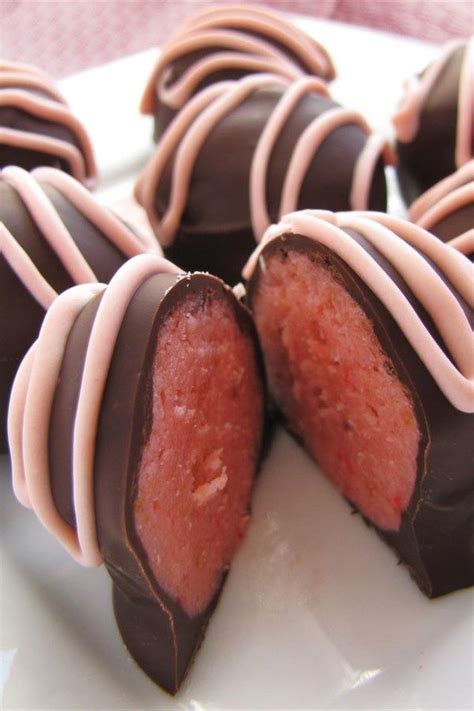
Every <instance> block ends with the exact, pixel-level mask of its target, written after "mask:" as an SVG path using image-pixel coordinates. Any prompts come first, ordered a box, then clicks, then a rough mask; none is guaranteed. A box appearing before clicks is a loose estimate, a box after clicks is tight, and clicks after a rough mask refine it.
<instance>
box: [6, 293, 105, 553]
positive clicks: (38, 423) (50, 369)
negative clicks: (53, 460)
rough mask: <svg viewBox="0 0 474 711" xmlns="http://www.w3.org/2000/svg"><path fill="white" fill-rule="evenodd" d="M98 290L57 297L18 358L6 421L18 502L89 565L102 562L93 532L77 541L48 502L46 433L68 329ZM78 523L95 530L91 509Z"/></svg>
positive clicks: (72, 532)
mask: <svg viewBox="0 0 474 711" xmlns="http://www.w3.org/2000/svg"><path fill="white" fill-rule="evenodd" d="M103 289H105V285H103V284H94V285H92V284H84V285H81V286H76V287H73V288H72V289H68V290H67V291H65V292H64V293H63V294H62V295H61V298H59V297H58V299H56V301H55V302H54V304H53V305H52V306H51V308H50V309H49V311H48V312H47V314H46V316H45V319H44V322H43V325H42V328H41V331H40V336H39V338H38V340H37V341H36V343H35V344H34V345H33V346H32V348H31V350H30V351H29V353H28V355H27V359H26V366H25V361H23V363H22V365H21V368H20V370H19V371H18V374H17V377H16V378H15V381H14V384H13V389H12V395H11V406H10V411H9V421H8V431H9V440H10V451H11V457H12V474H13V488H14V491H15V493H16V494H17V495H18V498H19V500H20V502H21V503H23V504H24V505H26V506H28V507H29V508H32V509H33V510H34V511H35V513H36V515H37V517H38V519H39V520H40V521H41V523H42V524H43V526H44V527H45V528H46V529H47V530H48V531H50V532H51V533H53V534H54V535H55V536H56V537H57V538H58V539H59V540H60V541H61V543H62V545H63V546H64V548H66V550H67V551H68V553H70V555H71V556H72V557H73V558H74V559H75V560H77V561H78V562H79V563H82V564H83V565H90V566H93V565H99V564H100V563H101V557H100V553H99V549H98V546H97V542H96V540H95V534H94V535H93V536H90V535H88V536H87V539H86V541H84V540H82V541H81V540H80V539H79V537H78V536H77V535H76V532H75V530H74V529H73V528H72V527H71V526H69V525H68V524H67V523H66V522H65V521H64V519H63V518H62V517H61V516H60V515H59V513H58V511H57V509H56V506H55V503H54V500H53V496H52V493H51V484H50V472H49V456H48V434H49V423H50V419H51V409H52V405H53V401H54V393H55V385H56V382H57V379H58V377H59V373H60V370H61V364H62V359H63V354H64V348H65V346H66V343H67V339H68V336H69V334H70V331H71V328H72V326H73V324H74V322H75V320H76V318H77V316H78V315H79V313H80V312H81V311H82V309H83V308H84V306H85V305H86V304H87V303H88V302H89V301H90V300H91V299H92V298H93V297H94V296H95V295H96V294H97V293H99V292H100V291H102V290H103ZM91 516H92V521H91ZM81 525H82V529H83V530H84V528H87V530H88V532H89V531H90V530H91V529H92V528H94V530H95V522H94V521H93V509H92V510H90V511H89V512H88V521H87V523H86V522H84V521H82V522H81ZM83 538H84V537H83Z"/></svg>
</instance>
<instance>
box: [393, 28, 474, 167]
mask: <svg viewBox="0 0 474 711" xmlns="http://www.w3.org/2000/svg"><path fill="white" fill-rule="evenodd" d="M463 44H464V42H463V41H462V40H455V41H453V42H449V43H447V44H446V45H445V46H444V47H443V49H442V51H441V52H440V54H439V55H438V57H437V58H436V59H435V61H434V62H433V63H432V64H431V65H430V66H429V67H428V68H427V69H426V71H425V72H424V73H423V75H422V76H421V77H418V76H414V77H411V78H410V79H408V80H407V82H406V85H405V98H404V100H403V102H402V104H401V106H400V107H399V109H398V111H397V113H396V114H395V116H394V117H393V119H392V120H393V124H394V126H395V130H396V133H397V137H398V140H399V141H401V142H402V143H410V142H411V141H413V140H414V139H415V138H416V136H417V134H418V130H419V123H420V115H421V112H422V110H423V107H424V105H425V103H426V100H427V98H428V95H429V94H430V92H431V90H432V89H433V87H434V86H435V84H436V82H437V80H438V78H439V76H440V74H441V72H442V70H443V69H444V67H445V66H446V64H447V63H448V61H449V59H450V58H451V56H452V55H453V54H454V52H455V51H456V50H458V49H459V48H460V47H462V46H463ZM457 113H458V118H457V126H456V148H455V156H454V159H455V165H456V167H457V168H460V167H461V166H462V165H464V164H465V163H467V161H469V160H470V159H471V158H472V157H473V156H472V137H473V131H474V128H473V126H474V39H470V40H469V41H468V42H467V43H466V49H465V51H464V56H463V62H462V66H461V73H460V77H459V91H458V112H457Z"/></svg>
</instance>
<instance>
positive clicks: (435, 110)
mask: <svg viewBox="0 0 474 711" xmlns="http://www.w3.org/2000/svg"><path fill="white" fill-rule="evenodd" d="M464 52H465V46H463V47H460V48H458V49H457V50H456V51H454V52H453V53H452V55H451V56H450V58H449V60H448V61H447V63H446V64H445V66H444V67H443V69H442V71H441V73H440V75H439V77H438V79H437V81H436V83H435V85H434V87H433V89H432V90H431V91H430V93H429V94H428V97H427V100H426V102H425V104H424V106H423V108H422V110H421V114H420V121H419V129H418V132H417V135H416V136H415V138H414V139H413V141H410V142H409V143H402V142H401V141H398V142H397V145H396V148H397V153H398V157H399V163H398V166H397V175H398V181H399V184H400V189H401V192H402V195H403V198H404V200H405V202H406V204H407V205H410V204H411V203H412V202H413V201H414V200H415V199H416V198H418V197H419V196H420V195H421V194H422V193H424V192H425V191H426V190H428V189H429V188H430V187H432V186H433V185H434V184H435V183H437V182H439V181H440V180H442V179H443V178H446V177H447V176H448V175H450V174H451V173H454V171H455V170H456V168H457V166H456V165H455V162H454V157H455V148H456V126H457V120H458V95H459V79H460V71H461V65H462V61H463V57H464ZM472 140H473V144H472V151H473V153H474V136H473V139H472Z"/></svg>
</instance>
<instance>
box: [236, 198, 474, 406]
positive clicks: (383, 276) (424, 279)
mask: <svg viewBox="0 0 474 711" xmlns="http://www.w3.org/2000/svg"><path fill="white" fill-rule="evenodd" d="M343 228H350V229H353V230H355V231H357V232H359V233H360V234H362V235H363V236H364V238H365V239H367V240H368V241H369V242H371V243H372V244H373V245H374V246H375V247H376V248H377V250H379V251H380V252H381V253H382V254H384V256H385V257H386V258H387V259H388V261H390V262H391V263H392V264H393V265H394V267H395V268H396V269H397V270H398V271H399V273H400V274H401V276H402V278H403V279H404V280H405V281H406V282H407V284H408V285H409V287H410V289H411V290H412V292H413V294H414V295H415V296H416V298H417V299H418V300H419V301H420V302H421V303H422V304H423V305H424V307H425V309H426V310H427V312H428V313H429V314H430V316H431V317H432V319H433V321H434V323H435V325H436V327H437V329H438V331H439V333H440V335H441V337H442V338H443V340H444V342H445V344H446V346H447V348H448V350H449V352H450V354H451V356H452V358H453V361H454V363H453V362H452V361H451V360H450V359H449V358H448V357H447V356H446V354H445V353H444V352H443V350H442V349H441V348H440V346H439V345H438V343H437V342H436V340H435V339H434V338H433V336H432V335H431V334H430V332H429V331H428V330H427V328H426V327H425V325H424V324H423V322H422V321H421V319H420V318H419V316H418V315H417V313H416V311H415V309H414V308H413V306H412V305H411V304H410V302H409V301H408V299H407V298H406V296H405V295H404V294H403V293H402V291H401V290H400V289H399V288H398V286H397V285H396V284H395V283H394V282H393V281H392V279H391V278H390V277H389V276H388V274H387V273H386V272H385V271H384V269H383V268H382V267H381V266H380V265H379V264H377V262H376V260H375V259H374V258H373V257H372V256H371V255H370V254H368V253H367V252H366V251H365V249H364V248H363V247H362V246H361V245H359V244H358V243H357V242H356V241H355V240H354V239H353V238H352V237H351V236H350V235H349V234H348V233H347V232H345V230H344V229H343ZM287 233H290V234H291V233H294V234H302V235H306V236H307V237H309V238H311V239H314V240H315V241H317V242H320V243H321V244H324V245H326V246H327V247H329V248H330V249H331V250H332V251H333V252H335V253H336V254H337V255H338V256H339V257H341V258H342V259H343V260H344V261H345V262H346V263H347V264H348V265H349V266H350V267H351V268H352V269H353V270H354V271H355V272H356V273H357V274H358V275H359V277H360V278H361V279H362V280H363V281H364V282H365V283H366V284H367V286H368V287H369V288H370V289H371V290H372V291H373V293H374V294H375V295H376V296H377V298H378V299H380V301H381V302H382V303H383V304H384V305H385V307H386V308H387V309H388V311H389V312H390V313H391V315H392V317H393V318H394V320H395V321H396V322H397V323H398V325H399V326H400V328H401V330H402V331H403V333H404V334H405V336H406V338H407V340H408V341H409V343H410V344H411V346H412V347H413V349H414V350H415V352H416V353H417V354H418V356H419V357H420V359H421V360H422V362H423V363H424V364H425V366H426V368H427V369H428V371H429V372H430V373H431V375H432V377H433V379H434V380H435V382H436V383H437V384H438V387H439V388H440V390H441V391H442V392H443V394H444V395H445V397H446V398H447V399H448V400H449V401H450V402H451V404H452V405H453V406H454V407H456V408H457V409H458V410H461V411H462V412H474V337H473V333H472V330H471V328H470V326H469V322H468V320H467V318H466V315H465V314H464V312H463V310H462V308H461V306H460V304H459V302H458V301H457V299H456V298H455V297H454V296H453V294H452V292H451V291H450V289H449V288H448V287H447V285H446V284H445V283H444V281H443V279H442V278H441V277H440V276H439V275H438V274H437V273H436V272H435V271H434V270H433V268H432V267H431V266H430V264H429V263H428V262H427V261H426V260H425V259H423V257H422V256H421V255H420V254H419V253H418V252H417V249H419V250H421V251H422V252H424V253H425V254H426V255H427V256H428V257H429V258H432V259H433V261H434V262H435V264H436V265H437V266H438V267H439V268H440V269H441V270H442V271H443V273H444V274H445V276H446V278H447V279H449V280H450V281H451V282H452V283H453V285H454V287H455V289H457V291H458V292H459V293H460V295H461V296H462V297H463V298H464V299H465V300H466V301H467V302H468V303H470V304H471V305H472V304H473V296H474V295H473V293H472V283H473V278H474V268H473V266H472V265H471V264H470V263H469V261H468V260H467V259H466V258H465V257H463V256H462V255H461V254H459V253H458V252H456V251H455V250H453V249H451V248H450V247H448V246H446V245H445V244H443V243H442V242H441V241H440V240H438V239H436V237H433V235H430V234H429V233H428V232H425V231H424V230H422V229H421V228H420V227H417V226H416V225H412V224H410V223H408V222H405V221H404V220H401V219H399V218H395V217H391V216H388V215H384V214H383V213H363V212H357V213H355V212H354V213H337V214H334V213H330V212H325V211H322V210H321V211H310V210H303V211H301V212H295V213H291V214H290V215H286V216H285V217H284V218H283V220H282V221H281V222H280V223H279V224H278V225H274V226H272V227H270V228H269V229H268V230H267V232H266V234H265V235H264V238H263V240H262V242H261V243H260V245H259V246H258V247H257V249H256V250H255V251H254V253H253V254H252V256H251V257H250V259H249V261H248V262H247V265H246V266H245V268H244V271H243V275H244V277H245V278H246V279H250V278H251V276H252V273H253V272H254V270H255V269H256V267H257V264H258V261H259V258H260V254H261V252H262V249H263V248H264V246H265V245H266V244H268V243H269V242H270V241H271V240H272V239H275V238H276V237H278V236H280V235H283V234H287ZM414 247H416V248H417V249H414Z"/></svg>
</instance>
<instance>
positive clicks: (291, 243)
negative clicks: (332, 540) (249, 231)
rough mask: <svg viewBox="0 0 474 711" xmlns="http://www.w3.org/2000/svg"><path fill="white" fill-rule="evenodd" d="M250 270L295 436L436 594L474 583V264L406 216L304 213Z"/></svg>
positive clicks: (265, 341) (273, 385)
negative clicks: (473, 432)
mask: <svg viewBox="0 0 474 711" xmlns="http://www.w3.org/2000/svg"><path fill="white" fill-rule="evenodd" d="M244 273H245V276H246V278H247V279H249V284H248V297H249V304H250V306H251V309H252V312H253V315H254V319H255V324H256V327H257V331H258V334H259V338H260V343H261V346H262V349H263V354H264V360H265V365H266V372H267V378H268V384H269V388H270V391H271V394H272V396H273V398H274V400H275V403H276V405H277V407H278V408H279V410H280V411H281V413H282V415H283V417H284V419H285V421H286V422H287V424H288V427H289V428H290V429H291V430H292V431H293V432H294V433H295V434H296V435H297V436H298V437H299V438H301V440H302V441H303V443H304V445H305V447H306V448H307V449H308V451H309V452H310V453H311V455H312V456H313V457H314V458H315V459H316V460H317V461H318V462H319V464H320V465H321V467H322V469H323V471H324V472H325V474H326V475H327V476H328V477H329V478H330V479H331V480H332V481H333V482H334V484H335V485H336V486H337V487H338V488H339V489H340V491H341V492H342V494H343V495H344V496H345V497H346V498H347V499H348V500H349V501H350V503H351V504H352V505H353V506H354V507H356V508H357V509H358V510H359V511H360V512H361V514H362V515H363V516H364V518H365V519H366V520H367V521H368V522H370V523H371V524H372V525H373V526H374V527H375V528H376V530H377V531H378V532H379V534H380V535H381V536H382V537H383V538H384V539H385V540H386V541H387V542H388V543H389V544H390V546H392V547H393V548H394V549H395V551H396V552H397V554H398V555H399V557H400V559H401V560H402V561H403V562H404V563H406V565H407V566H408V567H409V569H410V572H411V574H412V575H413V577H414V578H415V580H416V582H417V583H418V585H419V586H420V588H421V589H422V591H423V592H424V593H426V595H428V596H429V597H436V596H439V595H443V594H445V593H448V592H450V591H453V590H457V589H458V588H462V587H465V586H468V585H472V583H473V582H474V551H473V548H472V532H473V502H474V481H473V477H472V428H473V420H474V418H473V416H472V413H473V411H474V339H473V333H472V323H473V306H474V303H473V301H474V300H473V290H472V284H473V277H474V270H473V266H472V265H471V264H470V262H469V261H468V260H467V259H466V258H465V257H464V256H463V255H461V254H459V253H458V252H457V251H456V250H454V249H451V248H450V247H448V246H446V245H445V244H443V243H442V242H441V241H440V240H439V239H437V238H435V237H433V236H432V235H430V234H429V233H427V232H425V231H424V230H422V229H421V228H419V227H417V226H415V225H412V224H410V223H408V222H405V221H403V220H401V219H398V218H394V217H389V216H387V215H383V214H375V213H342V214H337V215H335V214H331V213H324V212H310V211H302V212H299V213H293V214H290V215H288V216H285V217H284V218H283V220H282V221H281V222H280V223H279V224H278V225H276V226H274V227H271V228H270V229H269V230H268V232H267V233H266V235H265V237H264V239H263V241H262V243H261V245H259V247H258V248H257V250H256V252H255V253H254V255H252V258H251V260H250V261H249V263H248V265H247V266H246V268H245V272H244Z"/></svg>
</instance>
